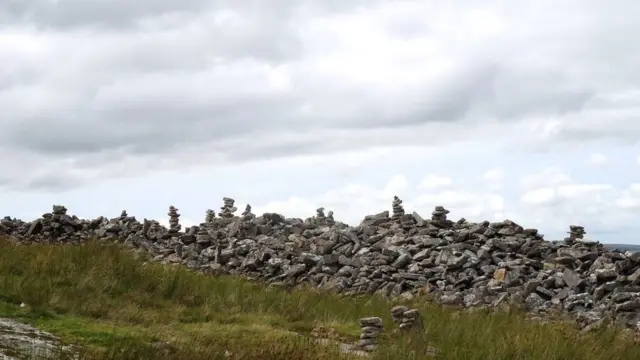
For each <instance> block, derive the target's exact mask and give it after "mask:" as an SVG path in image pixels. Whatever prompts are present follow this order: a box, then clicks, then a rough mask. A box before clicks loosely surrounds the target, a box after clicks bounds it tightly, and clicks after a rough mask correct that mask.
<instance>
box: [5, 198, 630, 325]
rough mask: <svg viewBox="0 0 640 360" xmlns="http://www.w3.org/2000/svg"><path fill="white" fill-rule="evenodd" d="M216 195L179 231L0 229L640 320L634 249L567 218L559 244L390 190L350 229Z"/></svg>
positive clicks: (452, 297)
mask: <svg viewBox="0 0 640 360" xmlns="http://www.w3.org/2000/svg"><path fill="white" fill-rule="evenodd" d="M223 201H224V206H223V207H222V211H221V212H220V214H219V215H220V216H219V217H215V214H212V213H213V211H208V212H207V215H206V219H205V221H204V222H203V223H202V224H200V225H199V226H193V227H189V228H188V229H185V230H184V231H181V228H180V225H179V222H178V221H177V220H178V217H179V214H178V213H177V211H178V209H176V208H175V207H173V208H172V209H170V211H169V217H170V224H171V225H170V228H168V229H167V228H165V227H163V226H162V225H160V223H158V222H157V221H155V220H148V219H144V220H143V221H138V220H136V218H135V217H133V216H128V215H127V214H121V215H120V216H118V217H115V218H113V219H109V218H106V217H99V218H97V219H93V220H83V219H79V218H78V217H76V216H72V215H69V214H67V209H66V208H65V207H64V206H60V205H56V206H54V207H53V210H52V212H50V213H46V214H43V215H42V217H41V218H39V219H36V220H35V221H32V222H24V221H22V220H18V219H12V218H11V217H8V216H7V217H5V218H3V219H1V220H0V236H8V237H9V238H11V239H13V240H14V241H19V242H25V243H28V242H65V243H78V242H82V241H85V240H87V239H89V238H100V239H106V240H113V241H119V242H123V243H124V244H126V245H127V246H130V247H132V248H137V249H141V250H144V251H146V252H147V253H149V255H151V256H152V257H153V259H154V260H155V261H158V262H162V263H175V264H183V265H185V266H187V267H189V268H191V269H194V270H200V271H204V272H216V273H219V272H222V273H228V274H234V275H241V276H247V277H250V278H254V279H261V280H264V281H266V282H267V283H270V284H278V285H287V286H294V285H297V284H301V283H308V284H311V285H313V286H315V287H318V288H322V289H327V290H331V291H336V292H340V293H344V294H380V295H383V296H389V297H401V298H407V299H408V298H411V297H413V296H415V295H416V294H424V293H429V294H430V296H431V297H432V298H434V299H435V300H437V301H439V302H441V303H442V304H446V305H455V306H461V307H495V306H499V305H501V304H517V305H519V306H521V307H522V308H524V309H525V310H527V311H530V312H533V313H536V314H549V313H553V314H556V313H558V312H563V313H568V314H571V315H573V316H575V317H576V318H579V319H581V320H580V324H581V325H582V326H587V325H589V324H592V323H595V322H598V321H600V320H601V319H611V320H612V322H613V323H616V324H619V325H622V326H628V327H632V328H638V327H639V326H640V325H639V324H640V253H632V252H621V251H609V250H606V249H605V248H604V247H603V246H602V244H600V243H598V242H597V241H590V240H587V239H584V234H585V231H584V228H583V227H580V226H571V227H570V236H569V237H568V239H569V240H567V241H562V240H561V241H546V240H544V238H543V236H542V235H541V234H539V233H538V231H537V230H536V229H527V228H524V227H522V226H520V225H519V224H517V223H515V222H513V221H510V220H505V221H501V222H493V223H491V222H489V221H483V222H479V223H474V222H469V221H467V220H465V219H460V220H458V221H455V222H454V221H451V220H449V219H447V215H448V214H449V211H448V210H446V209H445V208H444V207H442V206H437V207H435V210H434V211H433V212H432V216H431V218H430V219H424V218H422V217H421V216H420V215H419V214H417V213H415V212H414V213H412V214H407V213H405V212H404V209H402V206H401V200H400V199H399V198H397V197H394V199H393V202H392V204H391V206H392V208H393V215H392V216H390V215H389V211H383V212H381V213H378V214H373V215H367V216H365V218H364V219H363V220H362V221H361V223H360V224H358V225H356V226H348V225H346V224H344V223H341V222H335V220H333V216H332V215H333V214H331V216H326V217H325V218H324V221H319V219H320V218H321V217H320V216H314V217H310V218H307V219H299V218H285V217H284V216H282V215H280V214H275V213H264V214H262V215H261V216H255V215H253V214H251V208H250V207H249V206H247V208H246V209H245V212H244V213H243V214H242V215H241V216H235V215H234V213H235V211H236V210H237V208H236V207H235V206H234V203H235V201H234V200H233V199H231V198H224V199H223ZM323 211H324V209H323ZM124 215H127V216H124Z"/></svg>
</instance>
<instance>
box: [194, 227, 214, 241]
mask: <svg viewBox="0 0 640 360" xmlns="http://www.w3.org/2000/svg"><path fill="white" fill-rule="evenodd" d="M196 243H197V244H198V245H200V246H208V245H210V244H211V236H210V235H209V231H207V227H206V224H202V225H201V226H199V227H198V232H197V233H196Z"/></svg>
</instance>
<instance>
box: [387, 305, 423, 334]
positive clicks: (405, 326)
mask: <svg viewBox="0 0 640 360" xmlns="http://www.w3.org/2000/svg"><path fill="white" fill-rule="evenodd" d="M391 318H392V319H393V322H394V323H396V324H397V325H398V329H400V331H409V330H422V329H424V322H423V321H422V316H421V315H420V312H419V311H418V309H409V308H408V307H406V306H402V305H398V306H394V307H393V308H392V309H391Z"/></svg>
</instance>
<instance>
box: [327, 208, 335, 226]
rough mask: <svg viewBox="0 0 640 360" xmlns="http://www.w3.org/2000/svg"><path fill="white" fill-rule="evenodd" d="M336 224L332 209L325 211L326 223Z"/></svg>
mask: <svg viewBox="0 0 640 360" xmlns="http://www.w3.org/2000/svg"><path fill="white" fill-rule="evenodd" d="M335 224H336V219H334V218H333V211H331V210H329V212H328V213H327V225H329V226H333V225H335Z"/></svg>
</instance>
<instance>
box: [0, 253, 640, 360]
mask: <svg viewBox="0 0 640 360" xmlns="http://www.w3.org/2000/svg"><path fill="white" fill-rule="evenodd" d="M22 302H24V303H26V304H27V305H28V306H27V307H23V308H21V307H20V306H19V304H21V303H22ZM393 305H394V303H392V302H390V301H388V300H385V299H382V298H379V297H371V296H367V297H359V298H353V297H341V296H338V295H332V294H328V293H323V292H320V291H316V290H313V289H310V288H305V289H297V290H292V291H288V290H285V289H279V288H274V287H265V286H262V285H260V284H257V283H254V282H249V281H247V280H242V279H239V278H232V277H226V276H218V277H213V276H210V275H204V274H200V273H196V272H192V271H189V270H186V269H184V268H182V267H176V266H163V265H160V264H155V263H145V262H144V259H138V258H136V257H135V256H134V254H133V253H132V252H131V251H130V250H126V249H123V248H121V247H118V246H117V245H106V244H102V243H99V242H90V243H87V244H84V245H78V246H67V245H18V244H14V243H11V242H8V241H0V316H2V317H11V318H16V319H20V320H22V321H24V322H27V323H30V324H33V325H35V326H37V327H38V328H40V329H43V330H46V331H50V332H52V333H54V334H56V335H58V336H60V337H61V338H62V339H63V340H64V341H65V342H69V343H74V344H79V345H81V347H82V355H81V358H82V359H124V360H127V359H176V360H177V359H191V360H199V359H226V358H227V356H226V355H225V352H226V353H227V354H229V353H231V354H232V355H231V357H230V358H232V359H265V360H270V359H305V360H314V359H342V358H343V359H355V358H358V357H356V356H355V355H348V354H340V353H339V352H338V351H337V347H335V346H321V345H318V344H315V343H313V342H312V341H311V340H310V337H309V334H310V332H311V330H312V329H313V328H315V327H317V326H324V327H326V328H334V329H336V332H337V334H338V336H340V337H342V338H343V340H345V341H353V340H356V339H357V337H358V335H359V327H358V320H359V319H360V318H361V317H365V316H380V317H381V318H382V319H383V320H384V325H385V329H386V332H385V335H384V336H383V338H382V340H381V345H380V347H379V349H378V350H377V351H376V353H375V354H374V355H373V356H372V358H373V359H403V360H405V359H407V360H408V359H425V358H428V357H427V356H426V355H424V353H425V351H426V350H427V349H428V347H429V346H432V347H435V348H438V349H440V353H439V354H438V355H437V357H435V358H438V359H459V360H463V359H464V360H473V359H477V360H487V359H493V360H501V359H505V360H506V359H544V360H554V359H558V360H559V359H563V360H575V359H581V360H597V359H612V358H618V359H640V346H638V345H636V344H635V343H634V342H633V341H632V340H629V339H628V338H625V337H623V336H620V335H621V334H620V333H617V332H616V331H614V330H609V329H606V330H598V332H595V333H587V334H581V333H579V332H577V331H575V330H574V329H573V327H572V326H571V325H570V324H569V323H563V322H557V323H553V324H541V323H536V322H532V321H528V320H525V318H524V316H522V314H519V313H517V312H515V311H500V312H489V311H475V312H461V311H457V310H453V309H445V308H441V307H439V306H436V305H431V304H429V303H428V302H426V301H425V300H424V299H423V300H414V301H413V303H408V304H406V305H409V306H411V307H417V308H419V309H420V310H421V313H422V314H423V317H424V321H425V327H426V333H425V334H417V335H413V336H404V337H400V336H397V335H394V334H391V331H390V330H391V329H393V328H394V324H393V322H392V321H391V316H390V309H391V307H392V306H393ZM157 342H167V343H168V344H170V346H169V347H168V348H167V347H165V348H160V347H157V346H154V345H153V344H154V343H157Z"/></svg>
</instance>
